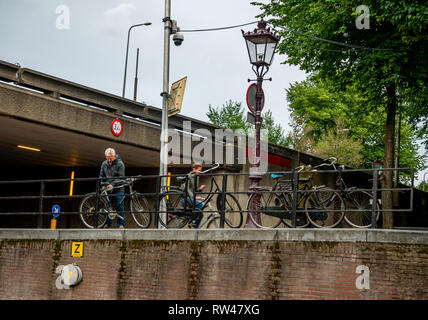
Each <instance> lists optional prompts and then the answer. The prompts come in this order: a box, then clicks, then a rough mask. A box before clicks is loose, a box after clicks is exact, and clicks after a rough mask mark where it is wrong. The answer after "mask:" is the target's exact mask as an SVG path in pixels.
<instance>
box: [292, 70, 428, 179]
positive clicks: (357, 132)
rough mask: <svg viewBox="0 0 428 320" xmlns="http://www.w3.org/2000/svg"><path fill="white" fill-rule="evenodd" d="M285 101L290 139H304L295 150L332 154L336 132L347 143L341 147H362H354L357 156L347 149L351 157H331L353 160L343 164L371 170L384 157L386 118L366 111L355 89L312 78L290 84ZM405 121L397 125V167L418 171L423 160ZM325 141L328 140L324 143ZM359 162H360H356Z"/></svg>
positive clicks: (378, 110)
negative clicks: (341, 87)
mask: <svg viewBox="0 0 428 320" xmlns="http://www.w3.org/2000/svg"><path fill="white" fill-rule="evenodd" d="M287 101H288V106H289V110H290V114H291V119H292V127H293V131H292V132H291V133H290V134H289V136H292V135H293V134H296V132H300V135H297V136H298V137H297V138H295V139H297V140H298V139H300V140H303V143H301V144H300V145H299V143H296V144H295V145H294V147H295V149H297V150H300V151H303V152H309V153H313V154H315V155H319V156H320V157H322V155H323V152H322V150H321V149H320V147H321V146H322V147H323V148H326V150H329V152H331V151H332V150H334V148H333V147H332V146H334V142H335V137H336V136H337V135H338V134H337V132H346V135H342V136H341V137H339V140H340V141H346V143H344V144H343V145H344V146H347V147H348V146H351V145H355V146H356V147H357V146H358V145H359V144H360V145H361V147H357V148H358V150H359V152H358V155H357V154H355V152H352V151H351V150H349V149H348V148H346V149H347V150H348V153H349V155H351V154H352V155H353V156H352V157H343V156H342V157H339V156H338V155H334V154H331V156H338V158H342V159H352V162H347V163H346V162H343V163H344V164H348V165H351V163H352V164H353V165H351V166H354V167H366V168H369V167H370V165H371V162H372V161H373V160H374V159H376V157H377V158H379V159H381V158H382V157H383V153H384V145H383V135H384V126H383V124H384V123H385V115H384V113H383V112H382V111H381V109H380V108H373V109H371V110H366V107H365V106H366V104H367V103H368V102H367V98H364V97H362V95H361V92H360V91H358V90H357V89H356V88H355V86H347V87H346V89H345V90H339V89H338V88H337V87H335V86H334V83H332V82H331V81H328V80H326V79H320V78H319V77H316V76H312V77H310V78H309V79H307V80H305V81H302V82H299V83H294V84H292V85H291V86H290V88H289V89H287ZM408 118H409V117H405V118H403V119H402V121H401V126H400V131H401V139H400V150H399V152H398V153H399V158H400V166H401V167H407V168H415V169H416V172H417V171H419V170H422V169H424V168H425V161H426V157H425V156H420V155H419V154H418V145H417V142H416V141H417V133H416V132H415V130H414V129H413V128H412V126H411V125H410V123H409V121H408ZM338 125H339V126H338ZM397 126H398V124H397ZM343 130H345V131H343ZM397 130H398V129H397ZM339 135H340V134H339ZM326 138H328V139H327V141H325V142H323V140H325V139H326ZM311 139H313V141H311ZM328 141H330V142H328ZM329 143H330V145H329ZM396 152H397V150H396ZM358 159H359V160H360V163H358V162H357V161H356V160H358ZM357 163H358V165H356V164H357ZM407 174H408V173H407Z"/></svg>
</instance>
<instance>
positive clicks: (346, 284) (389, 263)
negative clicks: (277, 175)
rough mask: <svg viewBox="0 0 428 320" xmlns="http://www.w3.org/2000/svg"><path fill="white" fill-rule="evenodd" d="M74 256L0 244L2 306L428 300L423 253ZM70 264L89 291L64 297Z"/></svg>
mask: <svg viewBox="0 0 428 320" xmlns="http://www.w3.org/2000/svg"><path fill="white" fill-rule="evenodd" d="M70 253H71V240H49V239H46V240H43V239H33V240H31V239H27V240H25V239H3V240H1V242H0V299H428V246H427V245H426V244H399V243H376V242H335V241H264V240H257V241H245V240H240V241H238V240H221V241H209V240H208V241H189V240H164V241H159V240H114V239H107V240H106V239H98V240H96V239H94V240H85V241H84V256H83V257H81V258H72V257H71V255H70ZM73 262H75V263H77V264H78V265H79V266H80V268H81V269H82V272H83V281H82V282H81V283H80V284H79V285H77V286H75V287H71V288H70V289H62V290H59V289H57V287H56V285H55V282H56V279H57V277H58V276H59V274H56V273H55V271H56V268H57V266H58V265H65V264H68V263H73ZM359 265H365V266H366V267H368V268H369V271H370V275H369V280H370V289H358V288H357V287H356V279H357V277H359V276H361V275H360V274H358V273H356V269H357V267H358V266H359Z"/></svg>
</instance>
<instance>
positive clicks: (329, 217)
mask: <svg viewBox="0 0 428 320" xmlns="http://www.w3.org/2000/svg"><path fill="white" fill-rule="evenodd" d="M305 210H306V215H307V217H308V219H309V221H310V222H311V223H312V224H313V225H314V226H315V227H317V228H333V227H335V226H337V225H338V224H339V223H340V222H341V221H342V219H343V216H344V215H345V212H344V210H345V203H344V201H343V200H342V197H341V196H340V195H339V193H337V192H336V191H334V190H329V189H324V188H323V189H319V190H317V191H315V192H311V193H310V194H309V196H308V197H307V198H306V200H305Z"/></svg>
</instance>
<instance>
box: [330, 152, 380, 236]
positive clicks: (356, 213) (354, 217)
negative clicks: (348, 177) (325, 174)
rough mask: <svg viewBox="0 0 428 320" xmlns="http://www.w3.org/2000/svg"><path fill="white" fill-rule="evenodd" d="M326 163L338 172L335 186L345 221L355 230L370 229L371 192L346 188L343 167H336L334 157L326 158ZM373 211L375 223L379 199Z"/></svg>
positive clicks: (372, 199) (377, 216) (377, 215)
mask: <svg viewBox="0 0 428 320" xmlns="http://www.w3.org/2000/svg"><path fill="white" fill-rule="evenodd" d="M326 161H330V163H329V164H328V165H329V166H331V167H333V169H334V170H338V172H339V174H338V176H337V179H336V186H337V187H338V189H339V190H340V194H341V196H342V198H343V199H344V201H345V207H346V210H345V217H344V218H345V221H346V222H347V223H348V224H349V225H351V226H352V227H355V228H370V227H371V225H372V210H373V203H374V194H373V192H372V191H371V192H369V191H366V190H359V189H358V188H357V187H348V186H347V185H346V183H345V180H344V179H343V177H342V172H343V170H345V166H343V165H340V166H336V162H337V159H336V158H335V157H331V158H328V159H326ZM375 211H376V221H378V219H379V216H380V212H381V211H382V205H381V200H380V199H377V205H376V208H375Z"/></svg>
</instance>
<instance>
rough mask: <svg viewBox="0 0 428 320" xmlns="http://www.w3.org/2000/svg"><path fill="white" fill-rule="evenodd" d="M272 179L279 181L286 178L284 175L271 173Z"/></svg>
mask: <svg viewBox="0 0 428 320" xmlns="http://www.w3.org/2000/svg"><path fill="white" fill-rule="evenodd" d="M270 176H271V178H272V179H278V178H281V177H283V176H284V174H275V173H271V174H270Z"/></svg>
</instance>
